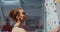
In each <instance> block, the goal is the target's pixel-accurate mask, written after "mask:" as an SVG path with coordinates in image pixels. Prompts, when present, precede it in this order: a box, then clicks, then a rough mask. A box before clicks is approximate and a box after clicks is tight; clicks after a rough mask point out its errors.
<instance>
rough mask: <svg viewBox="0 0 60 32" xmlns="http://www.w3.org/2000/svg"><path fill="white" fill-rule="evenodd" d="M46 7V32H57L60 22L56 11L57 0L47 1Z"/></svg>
mask: <svg viewBox="0 0 60 32" xmlns="http://www.w3.org/2000/svg"><path fill="white" fill-rule="evenodd" d="M45 7H46V32H56V31H57V30H58V25H59V20H58V15H57V12H56V11H57V10H56V0H45Z"/></svg>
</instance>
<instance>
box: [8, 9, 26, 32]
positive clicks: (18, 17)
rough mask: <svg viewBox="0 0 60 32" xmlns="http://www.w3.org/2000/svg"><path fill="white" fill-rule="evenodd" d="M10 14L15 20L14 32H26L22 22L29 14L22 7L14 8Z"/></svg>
mask: <svg viewBox="0 0 60 32" xmlns="http://www.w3.org/2000/svg"><path fill="white" fill-rule="evenodd" d="M9 16H10V17H11V19H13V20H14V22H15V25H14V27H13V29H12V32H26V30H25V29H23V28H22V24H23V22H24V21H25V20H26V19H27V14H26V13H25V12H24V10H23V9H22V8H16V9H12V10H11V11H10V12H9Z"/></svg>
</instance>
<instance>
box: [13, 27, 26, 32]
mask: <svg viewBox="0 0 60 32" xmlns="http://www.w3.org/2000/svg"><path fill="white" fill-rule="evenodd" d="M12 32H26V30H24V29H23V28H19V27H14V28H13V29H12Z"/></svg>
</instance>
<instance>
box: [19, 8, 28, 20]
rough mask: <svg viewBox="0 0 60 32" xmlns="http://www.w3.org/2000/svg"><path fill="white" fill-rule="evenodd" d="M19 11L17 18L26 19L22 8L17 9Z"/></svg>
mask: <svg viewBox="0 0 60 32" xmlns="http://www.w3.org/2000/svg"><path fill="white" fill-rule="evenodd" d="M19 12H20V14H19V15H20V16H19V18H20V19H21V20H26V19H27V13H25V12H24V10H23V9H21V10H19Z"/></svg>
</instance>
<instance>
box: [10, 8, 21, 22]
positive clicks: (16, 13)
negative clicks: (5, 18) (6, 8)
mask: <svg viewBox="0 0 60 32" xmlns="http://www.w3.org/2000/svg"><path fill="white" fill-rule="evenodd" d="M21 9H22V8H15V9H12V10H10V12H9V16H10V17H11V18H12V19H13V20H14V21H17V19H16V16H17V15H19V14H20V12H19V10H21Z"/></svg>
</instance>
